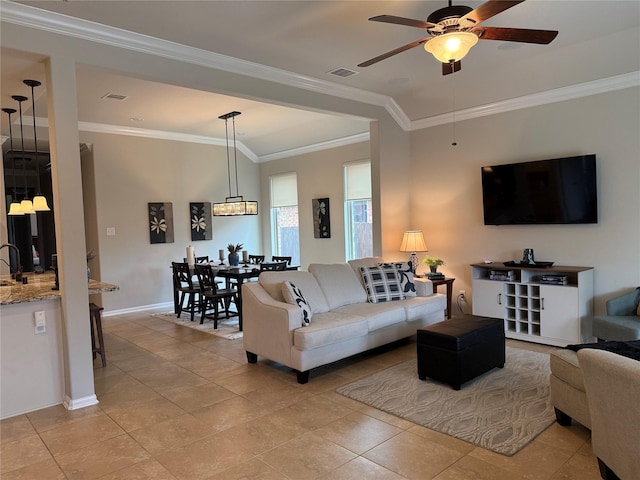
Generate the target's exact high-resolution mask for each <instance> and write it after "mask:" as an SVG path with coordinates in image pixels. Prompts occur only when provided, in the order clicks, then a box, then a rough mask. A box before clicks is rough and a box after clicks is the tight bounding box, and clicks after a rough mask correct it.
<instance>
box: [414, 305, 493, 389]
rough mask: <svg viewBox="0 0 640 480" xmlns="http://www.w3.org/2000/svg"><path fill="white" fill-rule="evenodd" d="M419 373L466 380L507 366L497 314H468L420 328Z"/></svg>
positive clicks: (450, 380) (452, 380)
mask: <svg viewBox="0 0 640 480" xmlns="http://www.w3.org/2000/svg"><path fill="white" fill-rule="evenodd" d="M417 336H418V377H419V378H420V380H424V379H425V378H426V377H431V378H433V379H434V380H439V381H441V382H445V383H448V384H449V385H451V387H453V389H455V390H460V387H461V386H462V384H463V383H464V382H468V381H469V380H471V379H473V378H475V377H477V376H478V375H481V374H483V373H485V372H488V371H489V370H491V369H492V368H494V367H499V368H502V367H503V366H504V360H505V352H504V326H503V321H502V320H496V319H495V318H487V317H476V316H475V315H465V316H464V317H459V318H452V319H450V320H445V321H444V322H439V323H436V324H433V325H430V326H428V327H425V328H421V329H420V330H418V335H417Z"/></svg>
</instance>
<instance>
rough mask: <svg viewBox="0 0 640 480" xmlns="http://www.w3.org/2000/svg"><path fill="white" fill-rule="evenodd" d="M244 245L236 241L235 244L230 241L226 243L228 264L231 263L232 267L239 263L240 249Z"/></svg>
mask: <svg viewBox="0 0 640 480" xmlns="http://www.w3.org/2000/svg"><path fill="white" fill-rule="evenodd" d="M243 246H244V244H242V243H236V244H235V245H234V244H233V243H230V244H228V245H227V250H229V257H228V258H229V265H231V266H232V267H237V266H238V265H239V264H240V255H239V253H240V251H241V250H242V247H243Z"/></svg>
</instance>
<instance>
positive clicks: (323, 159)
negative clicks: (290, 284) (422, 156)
mask: <svg viewBox="0 0 640 480" xmlns="http://www.w3.org/2000/svg"><path fill="white" fill-rule="evenodd" d="M369 159H370V158H369V143H368V142H361V143H357V144H353V145H348V146H345V147H338V148H332V149H329V150H324V151H321V152H315V153H308V154H305V155H298V156H295V157H290V158H286V159H283V160H274V161H271V162H266V163H263V164H261V165H260V186H261V188H262V204H263V205H264V208H263V210H262V212H263V217H262V238H263V245H264V250H263V253H264V254H265V255H267V257H269V256H270V255H271V252H272V249H271V248H272V247H271V235H270V233H271V226H270V214H269V211H268V208H269V195H270V189H269V177H270V176H271V175H276V174H279V173H286V172H292V171H295V172H296V174H297V177H298V212H299V219H300V258H301V263H302V265H301V267H302V269H303V270H306V268H307V266H308V265H309V264H310V263H340V262H344V261H345V242H344V187H343V166H344V164H345V163H348V162H353V161H357V160H369ZM324 197H329V206H330V220H331V238H314V236H313V216H312V207H311V201H312V200H313V199H314V198H324Z"/></svg>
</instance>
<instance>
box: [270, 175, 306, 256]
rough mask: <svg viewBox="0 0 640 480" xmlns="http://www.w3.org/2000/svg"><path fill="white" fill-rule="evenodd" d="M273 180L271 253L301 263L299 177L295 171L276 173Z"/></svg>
mask: <svg viewBox="0 0 640 480" xmlns="http://www.w3.org/2000/svg"><path fill="white" fill-rule="evenodd" d="M270 180H271V253H272V255H278V256H282V255H284V256H288V257H291V264H292V265H300V234H299V228H298V177H297V176H296V173H295V172H291V173H284V174H282V175H274V176H272V177H271V178H270Z"/></svg>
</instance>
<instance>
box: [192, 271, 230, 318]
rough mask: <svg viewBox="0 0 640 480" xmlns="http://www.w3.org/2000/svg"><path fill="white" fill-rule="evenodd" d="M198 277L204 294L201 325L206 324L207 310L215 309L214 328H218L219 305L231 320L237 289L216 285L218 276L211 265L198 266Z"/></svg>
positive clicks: (202, 296)
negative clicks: (231, 308) (222, 287)
mask: <svg viewBox="0 0 640 480" xmlns="http://www.w3.org/2000/svg"><path fill="white" fill-rule="evenodd" d="M195 268H196V275H198V281H199V282H200V287H201V288H202V292H201V294H200V312H201V314H200V324H201V325H202V324H203V323H204V318H205V316H207V317H208V318H212V317H209V316H208V315H207V310H208V309H209V308H213V328H214V330H215V329H217V328H218V318H219V317H220V313H219V310H218V305H222V307H223V308H224V312H225V318H229V316H230V312H229V307H230V306H231V302H234V303H236V305H237V302H236V298H237V294H238V291H237V290H235V289H221V288H218V286H217V285H216V279H215V277H216V275H215V273H214V271H213V268H211V265H209V264H203V265H199V264H196V266H195Z"/></svg>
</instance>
